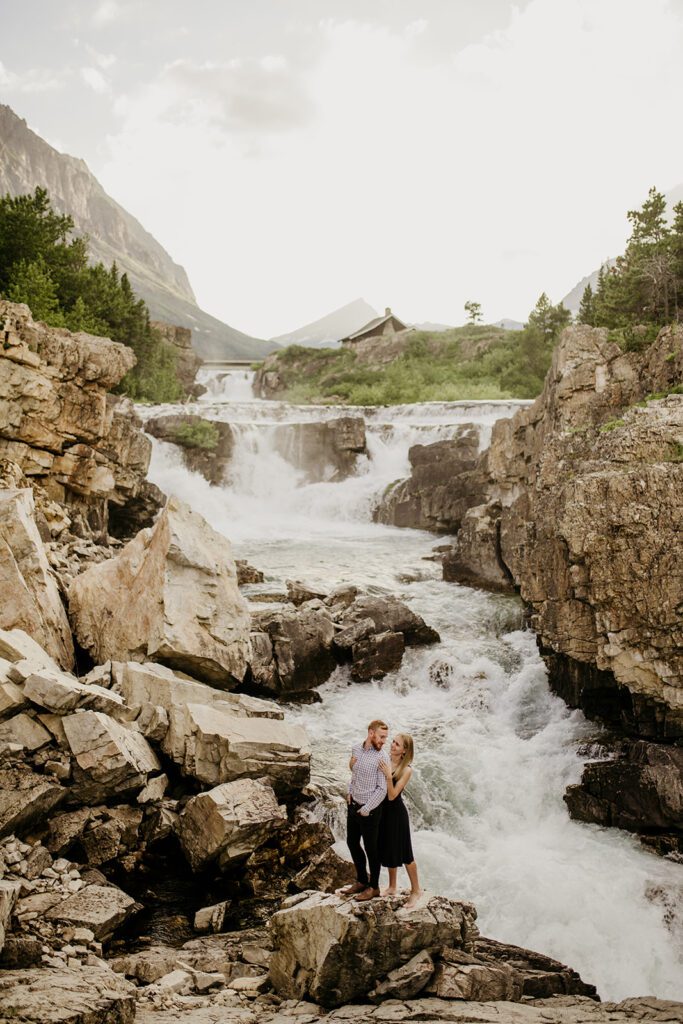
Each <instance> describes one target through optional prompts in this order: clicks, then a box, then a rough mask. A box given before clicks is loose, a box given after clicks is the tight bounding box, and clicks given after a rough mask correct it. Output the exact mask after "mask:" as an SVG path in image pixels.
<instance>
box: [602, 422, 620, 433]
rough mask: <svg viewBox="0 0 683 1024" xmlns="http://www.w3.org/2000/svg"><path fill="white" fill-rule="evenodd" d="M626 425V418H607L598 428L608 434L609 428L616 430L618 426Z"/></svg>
mask: <svg viewBox="0 0 683 1024" xmlns="http://www.w3.org/2000/svg"><path fill="white" fill-rule="evenodd" d="M625 425H626V420H608V421H607V423H603V425H602V426H601V427H599V428H598V429H599V430H600V433H601V434H608V433H609V432H610V431H611V430H617V429H618V428H619V427H623V426H625Z"/></svg>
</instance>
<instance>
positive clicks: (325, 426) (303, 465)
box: [273, 416, 367, 483]
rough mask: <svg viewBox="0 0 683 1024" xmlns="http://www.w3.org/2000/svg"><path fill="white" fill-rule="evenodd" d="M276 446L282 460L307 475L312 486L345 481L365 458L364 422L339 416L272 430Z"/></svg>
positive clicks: (277, 427) (353, 417)
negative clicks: (361, 459)
mask: <svg viewBox="0 0 683 1024" xmlns="http://www.w3.org/2000/svg"><path fill="white" fill-rule="evenodd" d="M273 444H274V446H275V449H276V450H277V451H278V452H279V453H280V455H282V457H283V459H285V460H286V461H287V462H289V463H291V465H293V466H294V467H295V468H296V469H299V470H301V471H302V473H304V474H305V476H306V480H307V481H308V482H309V483H315V482H317V481H320V480H344V479H346V477H348V476H352V475H353V473H354V472H355V471H356V468H357V464H358V458H359V456H361V455H365V454H366V451H367V449H366V444H365V421H364V420H363V418H362V417H361V416H339V417H337V418H336V419H333V420H322V421H321V422H319V423H292V424H286V425H285V424H282V425H279V426H276V427H274V428H273Z"/></svg>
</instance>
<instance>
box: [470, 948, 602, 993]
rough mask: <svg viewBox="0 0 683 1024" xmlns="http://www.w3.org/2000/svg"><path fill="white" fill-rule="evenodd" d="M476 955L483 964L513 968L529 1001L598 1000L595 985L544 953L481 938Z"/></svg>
mask: <svg viewBox="0 0 683 1024" xmlns="http://www.w3.org/2000/svg"><path fill="white" fill-rule="evenodd" d="M475 954H476V958H477V960H478V961H479V962H483V963H487V964H489V965H495V964H498V965H500V964H506V965H508V966H509V967H512V968H513V969H514V970H515V972H516V973H517V975H518V977H519V979H520V981H521V986H522V995H523V996H525V997H527V996H528V997H532V998H534V999H536V998H545V997H549V996H554V995H578V996H587V997H589V998H590V999H597V998H598V997H597V993H596V989H595V985H591V984H589V983H588V982H585V981H583V980H582V979H581V977H580V976H579V975H578V974H577V972H576V971H575V970H573V969H572V968H571V967H567V966H566V965H565V964H563V963H560V961H559V960H553V959H552V957H549V956H546V955H545V954H544V953H536V952H534V951H533V950H530V949H523V948H522V947H521V946H513V945H510V944H509V943H504V942H498V941H496V940H495V939H486V938H483V937H480V938H478V939H477V941H476V943H475Z"/></svg>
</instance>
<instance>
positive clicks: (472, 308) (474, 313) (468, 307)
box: [465, 301, 483, 324]
mask: <svg viewBox="0 0 683 1024" xmlns="http://www.w3.org/2000/svg"><path fill="white" fill-rule="evenodd" d="M465 312H466V313H467V316H468V322H469V323H471V324H476V323H479V322H481V320H483V317H482V314H481V303H480V302H472V301H468V302H466V303H465Z"/></svg>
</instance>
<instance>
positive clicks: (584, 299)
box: [577, 281, 595, 327]
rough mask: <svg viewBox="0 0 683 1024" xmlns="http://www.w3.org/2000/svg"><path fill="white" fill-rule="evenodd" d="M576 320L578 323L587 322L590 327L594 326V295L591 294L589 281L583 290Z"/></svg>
mask: <svg viewBox="0 0 683 1024" xmlns="http://www.w3.org/2000/svg"><path fill="white" fill-rule="evenodd" d="M577 320H578V322H579V323H580V324H588V325H589V326H590V327H592V326H594V320H595V297H594V295H593V289H592V288H591V285H590V281H589V282H588V284H587V285H586V287H585V288H584V290H583V295H582V296H581V305H580V306H579V313H578V316H577Z"/></svg>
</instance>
